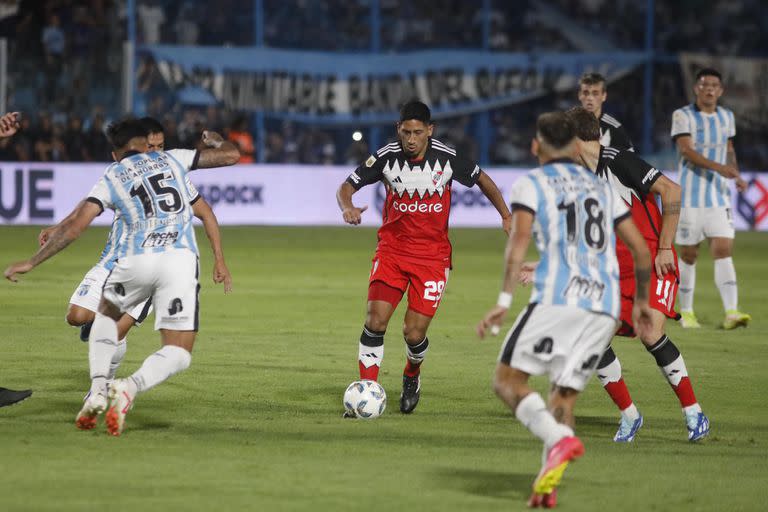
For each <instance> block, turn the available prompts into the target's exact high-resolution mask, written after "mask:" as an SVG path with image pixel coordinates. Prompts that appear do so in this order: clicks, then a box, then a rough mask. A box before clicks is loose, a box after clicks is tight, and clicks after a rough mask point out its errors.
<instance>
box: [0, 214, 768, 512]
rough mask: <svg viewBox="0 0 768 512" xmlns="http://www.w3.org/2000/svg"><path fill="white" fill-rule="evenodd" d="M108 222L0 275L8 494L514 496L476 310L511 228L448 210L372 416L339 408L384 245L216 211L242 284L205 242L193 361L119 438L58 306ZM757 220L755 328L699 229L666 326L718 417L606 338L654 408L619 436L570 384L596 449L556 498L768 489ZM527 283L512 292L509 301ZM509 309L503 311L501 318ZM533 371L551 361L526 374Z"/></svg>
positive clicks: (609, 417)
mask: <svg viewBox="0 0 768 512" xmlns="http://www.w3.org/2000/svg"><path fill="white" fill-rule="evenodd" d="M37 232H38V228H34V227H27V228H20V227H7V226H6V227H2V228H0V240H2V243H1V244H0V262H2V265H1V266H2V267H3V268H4V267H5V266H6V265H7V264H8V263H10V262H11V261H16V260H19V259H23V258H25V257H27V256H28V255H30V254H31V253H32V252H33V251H34V250H35V245H36V235H37ZM105 235H106V231H105V230H104V229H103V228H92V229H90V230H88V231H87V232H86V233H85V235H84V236H83V238H82V239H81V240H79V241H77V242H76V243H75V244H74V245H73V246H71V247H70V248H68V249H67V250H66V251H65V252H64V253H62V254H60V255H58V256H56V257H55V258H54V259H52V260H51V261H48V262H46V263H45V264H44V265H43V266H42V267H40V268H38V269H36V270H34V271H33V272H32V273H31V274H29V275H27V276H23V277H22V282H20V283H18V284H16V285H13V284H11V283H9V282H3V283H0V308H1V310H0V327H1V329H0V347H2V351H1V352H0V385H2V386H6V387H11V388H26V387H31V388H33V389H34V391H35V394H34V395H33V396H32V398H31V399H29V400H28V401H26V402H24V403H22V404H19V405H17V406H13V407H8V408H3V409H0V510H3V511H9V512H10V511H20V510H29V511H48V510H50V511H69V510H72V511H83V510H95V509H101V510H104V509H108V510H115V511H117V510H132V511H136V510H142V511H149V510H163V511H170V510H185V511H188V510H201V511H202V510H205V511H210V510H222V511H229V510H366V511H376V510H382V511H389V510H420V511H426V510H435V511H444V510H462V511H464V510H473V511H474V510H523V509H524V508H525V500H526V499H527V497H528V495H529V491H530V484H531V482H532V479H533V477H534V475H535V474H536V472H537V471H538V467H539V461H540V444H539V442H538V440H536V439H534V438H533V437H532V436H531V435H530V434H529V433H528V432H527V431H526V430H525V429H524V428H523V427H522V426H521V425H520V424H519V423H518V422H517V421H516V420H515V419H514V418H513V416H512V415H511V414H510V412H509V411H507V410H506V409H505V408H504V407H503V406H502V404H501V402H500V401H499V400H498V399H497V398H496V397H495V396H494V395H493V393H492V391H491V387H490V380H491V373H492V370H493V368H494V364H495V359H496V356H497V354H498V350H499V345H500V341H501V340H500V339H499V338H491V339H489V340H485V341H479V340H477V339H476V337H475V335H474V331H473V329H474V326H475V324H476V322H477V321H478V320H479V319H480V317H481V315H482V314H483V313H484V312H485V311H486V310H487V308H488V307H490V306H491V305H492V304H493V303H494V301H495V299H496V295H497V293H498V287H499V281H500V276H501V259H502V250H503V243H504V242H503V234H502V233H501V231H500V230H498V231H494V230H466V229H456V230H453V232H452V239H453V242H454V270H453V273H452V275H451V281H450V283H449V285H448V288H447V291H446V294H445V298H444V302H443V304H442V306H441V308H440V311H439V313H438V315H437V317H436V318H435V321H434V322H433V324H432V328H431V329H430V339H431V341H432V344H431V349H430V353H429V355H428V357H427V360H426V362H425V364H424V366H423V373H422V375H423V392H422V401H421V403H420V404H419V407H418V409H416V411H415V412H414V414H412V415H411V416H408V417H406V416H403V415H401V414H400V413H399V412H398V410H397V409H398V408H397V399H398V396H399V393H400V375H401V371H402V367H403V364H404V361H405V355H404V347H403V341H402V337H401V335H400V323H401V319H402V315H403V312H404V310H403V308H402V305H401V308H400V309H399V310H398V312H397V313H396V314H395V316H394V317H393V321H392V323H391V325H390V329H389V332H388V334H387V337H386V343H385V347H386V351H385V358H384V367H383V371H382V375H381V383H382V384H383V386H384V388H385V389H386V390H387V392H388V394H389V406H388V409H387V411H386V412H385V413H384V415H383V416H382V417H381V418H380V419H378V420H375V421H369V422H366V421H356V420H342V418H341V412H342V405H341V397H342V394H343V392H344V389H345V387H346V386H347V384H348V383H349V382H351V381H353V380H355V379H356V378H357V360H356V358H357V342H358V338H359V335H360V330H361V328H362V324H363V320H364V312H365V297H366V287H367V276H368V271H369V267H370V261H371V257H372V255H373V250H374V246H375V238H376V237H375V232H374V231H373V230H371V229H361V228H352V227H339V228H273V227H264V228H253V227H248V228H246V227H234V228H224V229H223V239H224V244H225V253H226V256H227V261H228V263H229V265H230V268H231V270H232V273H233V276H234V280H235V282H234V286H235V290H234V292H233V293H232V294H230V295H228V296H225V295H224V294H223V291H222V289H221V287H219V286H214V285H213V284H212V282H211V279H210V271H211V258H210V251H209V250H208V248H207V242H206V240H205V237H204V236H203V235H202V233H198V240H199V241H200V246H201V252H202V260H201V265H202V269H201V273H202V275H203V279H202V283H203V291H202V294H201V302H202V305H201V330H200V334H199V337H198V340H197V345H196V347H195V351H194V354H193V360H192V367H191V368H190V369H189V370H188V371H186V372H185V373H183V374H180V375H177V376H176V377H174V378H172V379H171V380H170V381H168V382H166V383H165V384H162V385H160V386H159V387H157V388H155V389H154V390H152V391H150V392H149V393H147V394H145V395H142V396H140V397H139V398H138V400H137V401H136V406H135V408H134V410H133V411H132V412H131V413H130V414H129V415H128V417H127V423H126V431H125V433H124V435H123V436H122V437H120V438H112V437H109V436H108V435H106V433H105V429H104V427H103V423H100V425H99V427H98V428H97V429H96V430H95V431H92V432H80V431H78V430H76V429H75V426H74V418H75V414H76V413H77V411H78V410H79V408H80V404H81V400H82V397H83V394H84V393H85V391H86V390H87V389H88V370H87V345H86V344H84V343H81V342H80V341H79V338H78V336H77V334H78V333H77V330H75V329H73V328H70V327H68V326H66V325H65V323H64V320H63V318H64V314H65V310H66V305H67V302H68V299H69V297H70V295H71V293H72V291H73V289H74V287H75V286H76V285H77V284H78V283H79V281H80V279H81V278H82V276H83V274H84V273H85V272H86V271H87V270H88V269H89V268H90V267H91V265H92V264H93V263H94V262H95V261H96V259H97V257H98V255H99V252H100V250H101V247H102V245H103V242H104V240H105ZM766 248H768V235H766V234H757V233H739V234H738V235H737V238H736V251H735V256H734V260H735V263H736V271H737V274H738V278H739V285H740V288H739V291H740V299H741V300H740V302H741V304H740V305H741V308H742V309H743V310H744V311H747V312H750V313H752V315H753V318H754V321H753V324H752V325H751V326H750V327H749V328H748V329H746V330H744V329H742V330H738V331H734V332H726V331H723V330H720V329H718V328H717V327H716V325H717V323H718V322H719V321H721V319H722V318H721V315H722V313H721V311H722V306H721V304H720V299H719V295H718V294H717V290H716V289H715V287H714V284H713V282H712V261H711V258H710V257H709V255H708V252H707V250H706V248H703V250H702V257H701V260H700V263H699V265H698V270H697V272H698V284H697V288H696V303H695V304H696V311H697V313H698V316H699V319H700V320H701V322H702V324H704V328H703V329H701V330H699V331H683V330H682V329H680V328H679V327H678V326H676V325H670V327H669V329H668V333H669V335H670V336H671V338H672V339H673V340H674V341H675V343H676V344H677V345H678V347H679V348H680V350H681V352H682V354H683V356H684V357H685V360H686V363H687V366H688V370H689V372H690V374H691V378H692V382H693V385H694V389H695V391H696V393H697V396H698V398H699V400H700V402H701V404H702V405H703V407H704V411H705V412H706V413H707V414H708V415H709V416H710V419H711V422H712V433H711V435H710V437H709V438H708V439H707V440H706V441H705V442H703V443H701V444H698V445H692V444H690V443H688V442H687V438H686V430H685V427H684V423H683V418H682V415H681V412H680V409H679V407H678V403H677V400H676V398H675V397H674V394H673V393H672V391H671V390H670V388H669V386H668V385H667V383H666V381H665V380H664V379H663V377H662V376H661V375H660V374H659V370H658V369H657V368H656V366H655V363H654V361H653V358H652V357H650V356H649V355H648V354H647V353H646V351H645V350H644V349H643V348H642V346H641V344H640V343H639V342H638V341H634V340H621V341H618V342H616V343H615V344H614V346H615V349H616V351H617V353H618V354H619V356H620V357H621V360H622V363H623V366H624V370H625V378H626V381H627V383H628V385H629V387H630V391H631V392H632V394H633V398H634V399H635V402H636V403H637V405H638V407H639V408H640V410H641V411H642V412H643V413H644V415H645V419H646V423H645V426H644V427H643V429H642V430H641V431H640V433H639V434H638V437H637V438H636V440H635V442H634V443H633V444H631V445H621V446H620V445H616V444H614V443H613V442H612V441H611V439H612V436H613V434H614V432H615V429H616V423H617V419H618V415H617V411H616V410H615V408H614V406H613V404H612V403H611V402H610V400H609V399H608V397H607V395H606V394H605V393H604V392H603V390H602V389H601V388H600V386H599V384H598V383H597V382H596V380H593V381H592V382H591V383H590V385H589V386H588V388H587V389H586V391H585V392H584V393H583V395H582V396H581V397H580V399H579V402H578V404H577V411H576V412H577V433H578V434H579V435H580V436H581V437H582V439H583V441H584V444H585V445H586V448H587V451H586V455H585V456H584V457H583V458H582V459H580V460H579V461H577V462H576V463H574V464H572V465H571V466H570V467H569V468H568V470H567V472H566V474H565V477H564V479H563V484H562V486H561V488H560V493H559V505H558V506H559V508H561V509H562V510H590V511H593V510H596V509H601V510H626V511H632V510H642V511H666V510H673V511H690V510H712V511H725V510H728V511H737V510H765V507H766V503H768V485H766V480H767V479H768V435H767V434H768V426H767V425H768V412H767V411H768V401H767V400H766V385H768V377H766V364H767V363H768V336H766V334H767V332H768V320H767V318H768V315H766V313H767V312H768V308H766V303H767V301H768V294H766V290H767V289H768V271H766V265H765V260H764V259H763V258H765V251H766ZM526 294H527V292H524V293H521V294H519V296H518V297H517V298H516V300H515V302H514V304H513V312H514V313H515V314H516V313H517V312H518V311H519V310H520V309H521V308H522V307H523V305H524V304H525V300H526V297H525V295H526ZM512 320H513V318H510V320H509V322H510V323H511V321H512ZM158 346H159V336H158V334H157V333H155V332H154V331H153V330H152V327H151V324H149V325H145V326H144V327H141V328H139V329H136V330H134V331H133V332H132V333H131V334H130V335H129V349H128V355H127V357H126V360H125V361H124V363H123V367H122V368H121V371H120V375H127V374H129V373H131V372H132V371H134V370H135V369H136V368H137V367H138V366H139V365H140V363H141V361H143V359H144V358H145V357H146V356H147V355H148V354H150V353H151V352H152V351H154V350H155V349H156V348H157V347H158ZM534 383H535V385H536V386H537V387H538V388H539V389H540V390H542V391H544V390H546V383H545V381H544V380H542V379H536V380H535V381H534Z"/></svg>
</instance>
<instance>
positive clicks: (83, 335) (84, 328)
mask: <svg viewBox="0 0 768 512" xmlns="http://www.w3.org/2000/svg"><path fill="white" fill-rule="evenodd" d="M91 327H93V322H87V323H84V324H83V325H81V326H80V341H88V338H89V337H90V336H91Z"/></svg>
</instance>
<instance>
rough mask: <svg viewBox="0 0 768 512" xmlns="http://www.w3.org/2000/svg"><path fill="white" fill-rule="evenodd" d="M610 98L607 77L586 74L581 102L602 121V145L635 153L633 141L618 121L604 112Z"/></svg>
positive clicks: (580, 93) (580, 81)
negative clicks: (606, 102) (606, 83)
mask: <svg viewBox="0 0 768 512" xmlns="http://www.w3.org/2000/svg"><path fill="white" fill-rule="evenodd" d="M607 98H608V89H607V87H606V85H605V77H604V76H603V75H601V74H600V73H584V74H583V75H582V76H581V79H580V80H579V102H581V106H582V107H584V108H585V109H587V110H588V111H589V112H590V113H592V115H594V116H595V117H596V118H597V120H598V121H600V144H602V145H603V146H606V147H611V148H616V149H627V150H629V151H634V150H635V148H634V147H633V146H632V140H631V139H630V138H629V135H628V134H627V131H626V130H625V129H624V126H623V125H622V124H621V123H620V122H619V120H618V119H616V118H615V117H613V116H612V115H610V114H609V113H607V112H604V111H603V103H605V100H606V99H607Z"/></svg>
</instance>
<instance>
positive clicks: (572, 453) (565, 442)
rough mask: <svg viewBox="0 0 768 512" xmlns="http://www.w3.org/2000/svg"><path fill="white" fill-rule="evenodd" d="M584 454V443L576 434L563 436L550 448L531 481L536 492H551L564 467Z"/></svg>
mask: <svg viewBox="0 0 768 512" xmlns="http://www.w3.org/2000/svg"><path fill="white" fill-rule="evenodd" d="M582 455H584V445H583V444H582V443H581V440H580V439H579V438H578V437H576V436H569V437H564V438H562V439H561V440H560V441H558V442H557V443H555V445H554V446H553V447H552V448H550V450H549V453H547V461H546V462H545V463H544V466H542V468H541V471H539V474H538V475H537V476H536V480H534V482H533V492H534V493H536V494H542V495H545V494H552V493H553V492H554V491H555V489H556V488H557V486H558V485H559V484H560V480H561V479H562V478H563V473H564V472H565V468H567V467H568V463H569V462H571V461H572V460H574V459H576V458H578V457H581V456H582Z"/></svg>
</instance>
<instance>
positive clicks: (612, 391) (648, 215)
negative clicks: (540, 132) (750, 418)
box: [567, 107, 709, 442]
mask: <svg viewBox="0 0 768 512" xmlns="http://www.w3.org/2000/svg"><path fill="white" fill-rule="evenodd" d="M567 114H568V117H570V118H571V120H573V122H574V124H575V125H576V136H577V138H578V142H579V143H578V147H579V158H580V159H581V163H582V164H583V165H584V166H585V167H588V168H589V169H593V170H594V171H595V172H596V173H597V174H598V175H599V176H603V177H604V178H605V179H607V180H608V181H610V182H611V185H612V186H613V188H614V190H616V191H617V193H618V194H619V195H620V196H621V197H622V198H623V199H624V201H625V202H626V203H627V205H628V206H629V208H630V211H631V213H632V218H633V220H634V221H635V224H636V225H637V226H638V228H639V229H640V232H641V233H642V234H643V237H644V238H645V240H646V242H647V244H648V249H649V250H650V252H651V256H652V257H653V258H654V275H652V276H651V288H650V298H649V301H648V304H649V305H650V306H651V308H652V309H653V311H652V312H653V316H652V320H653V329H651V330H650V331H649V332H647V333H646V334H642V335H640V340H641V341H642V342H643V344H644V345H645V347H646V349H647V350H648V352H650V353H651V355H653V357H654V358H655V359H656V363H657V364H658V366H659V368H660V369H661V371H662V373H663V374H664V376H665V377H666V379H667V381H668V382H669V384H670V385H671V386H672V389H673V391H674V392H675V394H676V395H677V398H678V400H679V401H680V406H681V407H682V410H683V414H684V416H685V420H686V426H687V427H688V439H689V440H690V441H698V440H699V439H701V438H703V437H704V436H706V435H707V434H708V433H709V419H708V418H707V417H706V416H705V415H704V413H703V412H702V411H701V406H700V405H699V403H698V402H697V401H696V396H695V395H694V393H693V387H692V385H691V381H690V379H689V378H688V370H687V368H686V366H685V362H684V361H683V356H682V355H680V351H679V350H678V349H677V347H676V346H675V344H674V343H672V340H671V339H669V337H668V336H667V335H666V334H665V333H664V322H665V320H666V319H667V318H673V319H678V318H679V317H680V316H679V315H678V314H677V313H676V312H675V308H674V306H675V298H676V296H677V287H678V283H679V275H680V274H679V272H678V268H677V254H676V253H675V249H674V247H673V246H672V241H673V239H674V236H675V231H676V230H677V222H678V218H679V216H680V187H679V186H678V185H677V184H676V183H674V182H672V181H671V180H669V179H668V178H667V177H666V176H664V175H663V174H662V173H661V171H659V170H658V169H655V168H654V167H653V166H652V165H650V164H649V163H647V162H645V161H644V160H642V159H641V158H640V157H638V156H637V155H636V154H634V153H633V152H630V151H626V150H618V149H615V148H610V147H603V146H601V145H600V143H599V142H598V140H599V139H600V128H599V124H598V122H597V119H595V117H594V116H593V115H592V114H591V113H589V112H588V111H587V110H586V109H584V108H583V107H574V108H572V109H570V110H569V111H568V112H567ZM657 195H658V196H659V197H660V198H661V203H662V212H663V213H662V212H660V211H659V208H658V206H657V204H656V196H657ZM616 253H617V256H618V260H619V268H620V275H619V278H620V284H621V302H622V306H621V321H622V325H621V326H620V327H619V330H618V332H617V333H616V334H617V335H619V336H630V337H634V336H635V331H634V326H633V325H632V303H633V299H632V297H633V296H634V293H635V279H634V274H633V272H634V269H633V263H632V256H631V253H630V251H629V249H628V248H627V247H626V245H624V244H623V243H622V242H621V241H617V243H616ZM597 376H598V378H599V379H600V382H601V383H602V385H603V387H604V388H605V390H606V391H607V392H608V394H609V395H610V396H611V398H612V399H613V401H614V403H615V404H616V405H617V406H618V407H619V409H620V410H621V422H620V424H619V430H618V432H616V436H615V437H614V438H613V440H614V441H616V442H630V441H632V440H633V439H634V437H635V434H637V431H638V430H639V428H640V427H641V426H642V424H643V416H642V415H641V414H640V412H639V411H638V410H637V407H636V406H635V404H634V403H633V402H632V398H631V397H630V395H629V390H628V389H627V386H626V384H625V383H624V379H623V378H622V375H621V364H620V363H619V360H618V358H617V357H616V354H615V353H614V352H613V349H612V348H611V347H610V346H609V347H608V349H607V350H606V351H605V353H604V354H603V358H602V360H601V361H600V363H599V364H598V366H597Z"/></svg>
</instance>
